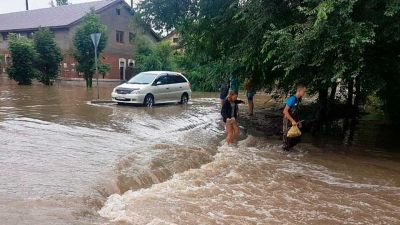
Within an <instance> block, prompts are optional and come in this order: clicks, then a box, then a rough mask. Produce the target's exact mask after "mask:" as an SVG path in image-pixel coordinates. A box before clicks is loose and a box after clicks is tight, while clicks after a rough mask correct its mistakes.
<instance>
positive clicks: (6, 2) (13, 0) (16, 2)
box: [0, 0, 136, 16]
mask: <svg viewBox="0 0 400 225" xmlns="http://www.w3.org/2000/svg"><path fill="white" fill-rule="evenodd" d="M50 1H51V0H29V9H40V8H47V7H50V5H49V2H50ZM93 1H98V0H69V2H70V3H82V2H93ZM54 2H55V1H54ZM126 2H128V3H129V4H130V0H126ZM135 2H136V0H135ZM23 10H25V0H0V14H1V13H8V12H18V11H23ZM60 16H62V15H60Z"/></svg>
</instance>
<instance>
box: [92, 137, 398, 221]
mask: <svg viewBox="0 0 400 225" xmlns="http://www.w3.org/2000/svg"><path fill="white" fill-rule="evenodd" d="M256 142H257V139H255V138H253V137H251V136H250V137H248V138H247V139H245V140H243V141H241V142H240V143H239V145H238V147H229V146H226V145H223V146H221V147H219V149H218V153H217V154H216V155H215V156H214V160H213V161H212V162H210V163H208V164H205V165H203V166H201V168H199V169H191V170H188V171H186V172H183V173H181V174H175V175H174V176H173V177H172V178H171V179H170V180H168V181H166V182H163V183H160V184H155V185H153V186H151V187H150V188H147V189H141V190H137V191H128V192H126V193H124V194H122V195H113V196H112V197H110V198H108V200H107V201H106V203H105V205H104V207H103V208H102V209H101V210H100V211H99V214H100V215H101V216H102V217H104V218H107V219H109V220H110V221H114V222H117V221H119V222H120V221H122V220H123V221H126V220H127V218H129V219H130V220H131V221H130V222H129V223H130V224H151V223H152V222H154V221H157V223H160V224H374V223H375V224H377V223H379V224H393V222H396V223H400V217H399V216H398V213H397V212H399V210H400V202H399V200H393V201H391V202H390V196H393V194H395V193H396V192H398V191H399V190H400V189H399V188H398V187H394V186H393V187H390V186H387V187H382V186H379V185H374V184H361V183H356V182H355V181H351V180H345V179H342V178H340V174H338V173H337V172H334V171H330V170H329V169H327V168H326V167H324V166H322V165H316V164H312V163H309V162H306V161H305V160H302V158H303V156H304V155H305V154H307V153H306V152H304V151H302V152H301V153H290V154H289V155H287V154H286V155H285V154H283V153H282V152H281V151H280V150H278V149H279V146H274V145H267V147H262V146H260V145H258V146H254V143H256ZM377 188H383V189H382V190H383V191H382V192H381V193H377V191H376V189H377ZM359 193H368V197H367V198H366V197H365V195H360V194H359ZM383 199H385V200H383ZM388 201H389V202H388ZM371 205H374V206H375V207H374V208H371V207H370V206H371ZM377 212H379V213H380V214H378V215H376V214H377ZM157 223H156V224H157Z"/></svg>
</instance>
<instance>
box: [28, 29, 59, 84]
mask: <svg viewBox="0 0 400 225" xmlns="http://www.w3.org/2000/svg"><path fill="white" fill-rule="evenodd" d="M33 44H34V47H35V49H36V52H37V53H38V57H37V60H36V62H35V67H36V68H37V70H38V72H39V73H38V76H37V79H38V80H39V81H40V82H42V83H43V84H45V85H50V84H51V82H52V80H54V79H56V78H57V76H58V72H59V64H60V63H61V61H62V60H63V57H62V55H61V50H60V48H59V47H58V46H57V43H56V41H55V39H54V34H53V32H51V31H50V29H48V28H40V29H39V31H38V32H36V33H35V35H34V39H33Z"/></svg>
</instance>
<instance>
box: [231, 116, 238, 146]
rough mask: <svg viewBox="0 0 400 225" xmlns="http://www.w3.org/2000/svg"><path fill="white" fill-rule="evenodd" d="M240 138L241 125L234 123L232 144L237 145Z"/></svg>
mask: <svg viewBox="0 0 400 225" xmlns="http://www.w3.org/2000/svg"><path fill="white" fill-rule="evenodd" d="M238 138H239V125H238V123H237V122H236V121H235V122H232V142H234V143H237V142H238Z"/></svg>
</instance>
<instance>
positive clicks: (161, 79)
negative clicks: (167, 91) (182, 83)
mask: <svg viewBox="0 0 400 225" xmlns="http://www.w3.org/2000/svg"><path fill="white" fill-rule="evenodd" d="M158 82H161V83H160V84H159V85H165V84H168V83H169V79H168V76H165V75H164V76H161V77H159V78H158V79H157V81H156V84H157V83H158Z"/></svg>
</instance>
